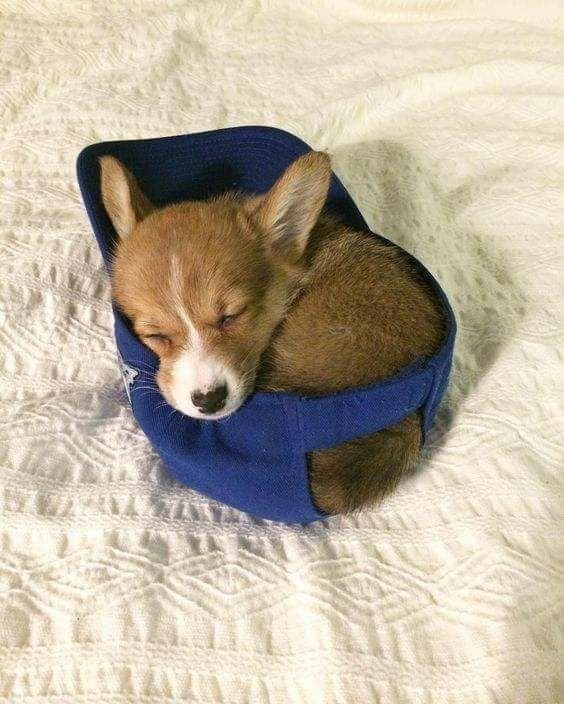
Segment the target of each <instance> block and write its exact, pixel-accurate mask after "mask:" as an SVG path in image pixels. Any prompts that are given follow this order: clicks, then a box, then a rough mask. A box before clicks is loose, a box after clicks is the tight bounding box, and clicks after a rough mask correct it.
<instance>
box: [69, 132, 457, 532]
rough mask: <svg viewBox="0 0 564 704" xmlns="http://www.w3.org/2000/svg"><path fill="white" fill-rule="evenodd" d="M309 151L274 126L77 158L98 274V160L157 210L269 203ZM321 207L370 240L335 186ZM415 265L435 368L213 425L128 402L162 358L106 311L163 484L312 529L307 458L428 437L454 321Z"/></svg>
mask: <svg viewBox="0 0 564 704" xmlns="http://www.w3.org/2000/svg"><path fill="white" fill-rule="evenodd" d="M307 151H310V147H309V146H308V145H307V144H305V142H303V141H302V140H300V139H298V138H297V137H295V136H294V135H292V134H290V133H288V132H284V131H283V130H279V129H274V128H271V127H234V128H229V129H222V130H214V131H211V132H201V133H199V134H188V135H181V136H177V137H160V138H156V139H139V140H128V141H119V142H102V143H99V144H93V145H91V146H89V147H87V148H86V149H84V150H83V151H82V152H81V153H80V155H79V157H78V161H77V173H78V182H79V185H80V190H81V193H82V198H83V200H84V205H85V207H86V211H87V213H88V217H89V219H90V222H91V224H92V228H93V230H94V234H95V236H96V240H97V242H98V245H99V247H100V250H101V252H102V256H103V258H104V261H105V263H106V267H107V268H109V267H110V263H111V252H112V247H113V243H114V242H115V240H116V237H117V235H116V233H115V230H114V228H113V226H112V224H111V222H110V220H109V218H108V215H107V213H106V211H105V209H104V206H103V203H102V199H101V194H100V178H99V175H100V174H99V165H98V157H100V156H103V155H105V154H109V155H112V156H114V157H116V158H117V159H119V160H120V161H121V162H123V164H125V165H126V166H127V167H128V168H129V169H130V170H131V172H132V173H134V174H135V176H136V177H137V179H138V180H139V183H140V184H141V185H142V188H143V190H144V192H145V193H146V194H147V196H148V197H149V198H150V200H151V201H152V202H153V203H154V204H155V205H156V206H162V205H166V204H168V203H172V202H177V201H181V200H201V199H205V198H209V197H210V196H213V195H217V194H219V193H222V192H225V191H227V190H232V189H238V190H243V191H249V192H255V193H260V192H265V191H267V190H268V189H269V188H270V187H271V186H272V185H273V184H274V182H275V181H276V179H277V178H278V177H279V176H280V174H281V173H282V171H284V169H285V168H286V167H287V166H288V165H289V164H290V163H292V162H293V161H294V160H295V159H296V158H297V157H299V156H300V155H302V154H304V153H305V152H307ZM327 207H328V208H329V209H330V210H333V211H335V212H337V213H338V214H339V215H340V217H341V219H343V220H344V221H345V222H346V223H347V224H349V225H350V226H351V227H353V228H355V229H359V230H364V231H369V228H368V226H367V224H366V222H365V221H364V219H363V217H362V215H361V214H360V212H359V210H358V208H357V207H356V205H355V204H354V202H353V201H352V199H351V197H350V196H349V194H348V193H347V191H346V190H345V188H344V186H343V184H342V183H341V182H340V181H339V179H338V178H337V177H336V176H335V175H333V177H332V180H331V186H330V189H329V195H328V199H327ZM374 236H375V237H380V236H379V235H374ZM381 239H382V241H384V242H387V240H384V239H383V238H381ZM412 259H413V258H412ZM413 261H414V262H415V263H416V264H417V266H418V267H419V269H420V270H421V271H422V273H423V275H424V276H425V277H426V278H427V279H428V281H429V282H430V284H431V286H432V287H433V289H434V291H435V292H436V295H437V296H438V298H439V300H440V301H441V303H442V306H443V308H444V312H445V318H446V321H447V333H446V336H445V339H444V342H443V344H442V347H441V348H440V350H439V351H438V352H437V353H436V354H435V355H434V356H433V357H431V358H430V359H420V360H417V361H415V362H413V363H412V364H410V365H409V366H408V367H406V368H405V369H403V370H401V371H400V372H399V373H398V374H396V375H395V376H393V377H390V378H389V379H386V380H385V381H382V382H379V383H377V384H373V385H371V386H367V387H363V388H355V389H352V390H348V391H343V392H340V393H335V394H329V395H326V396H317V397H303V396H300V395H298V394H295V393H266V392H256V393H254V394H252V395H251V396H250V397H249V398H248V399H247V401H246V402H245V403H244V404H243V406H242V407H241V408H240V409H239V410H238V411H237V412H236V413H234V414H233V415H231V416H229V417H228V418H226V419H223V420H218V421H207V420H196V419H194V418H189V417H187V416H184V415H181V414H180V413H173V412H172V408H171V407H170V406H168V405H167V404H166V403H164V402H163V401H164V399H163V397H162V396H161V395H160V393H159V392H158V390H154V391H151V390H149V391H148V392H147V393H146V394H131V393H130V391H131V390H132V389H134V388H135V386H136V384H142V383H143V381H145V382H146V381H147V380H148V379H152V378H153V375H154V374H155V373H156V371H157V368H158V359H157V357H156V356H155V355H154V354H153V353H152V352H151V351H150V350H149V349H148V348H147V347H145V346H144V345H143V344H142V343H141V342H140V340H139V339H138V338H137V337H136V336H135V335H134V333H133V332H132V331H131V328H130V326H129V324H128V322H127V320H126V319H125V318H124V317H123V316H122V315H121V314H120V312H119V311H118V310H117V309H115V308H114V311H113V312H114V320H115V337H116V343H117V347H118V351H119V359H120V363H121V367H122V372H123V376H124V382H125V386H126V390H127V392H128V398H129V400H130V403H131V407H132V409H133V413H134V415H135V417H136V419H137V421H138V423H139V425H140V426H141V428H142V429H143V431H144V432H145V434H146V435H147V437H148V438H149V440H150V441H151V443H152V444H153V446H154V447H155V449H156V451H157V452H158V454H159V455H160V456H161V458H162V460H163V462H164V464H165V465H166V467H167V468H168V470H169V471H170V473H171V474H172V475H173V476H174V477H175V478H176V479H177V480H178V481H180V482H182V483H183V484H186V485H187V486H189V487H191V488H192V489H196V490H197V491H199V492H201V493H202V494H205V495H207V496H210V497H212V498H214V499H216V500H217V501H221V502H223V503H225V504H229V505H230V506H234V507H235V508H238V509H240V510H242V511H246V512H248V513H250V514H252V515H254V516H258V517H261V518H267V519H270V520H275V521H283V522H287V523H309V522H311V521H315V520H318V519H320V518H324V517H325V516H324V514H322V513H321V512H320V511H318V510H317V509H316V507H315V506H314V504H313V501H312V497H311V492H310V487H309V480H308V472H307V464H306V453H308V452H310V451H312V450H319V449H324V448H328V447H331V446H334V445H338V444H339V443H342V442H345V441H347V440H352V439H353V438H356V437H360V436H362V435H367V434H369V433H373V432H376V431H378V430H382V429H383V428H387V427H389V426H392V425H394V424H396V423H398V422H399V421H401V420H402V419H403V418H405V417H407V416H408V415H410V414H411V413H413V412H415V411H416V410H417V409H420V410H421V415H422V421H423V432H424V434H425V433H426V431H427V429H428V428H429V426H430V424H431V423H432V420H433V418H434V416H435V413H436V410H437V407H438V404H439V402H440V400H441V398H442V396H443V394H444V391H445V388H446V385H447V381H448V376H449V372H450V368H451V362H452V353H453V347H454V337H455V333H456V322H455V319H454V314H453V312H452V309H451V307H450V305H449V303H448V300H447V298H446V296H445V294H444V292H443V291H442V289H441V288H440V286H439V284H438V283H437V282H436V281H435V279H434V278H433V277H432V276H431V274H430V273H429V272H428V271H427V270H426V269H425V268H424V267H423V265H422V264H421V263H420V262H418V261H417V260H415V259H413Z"/></svg>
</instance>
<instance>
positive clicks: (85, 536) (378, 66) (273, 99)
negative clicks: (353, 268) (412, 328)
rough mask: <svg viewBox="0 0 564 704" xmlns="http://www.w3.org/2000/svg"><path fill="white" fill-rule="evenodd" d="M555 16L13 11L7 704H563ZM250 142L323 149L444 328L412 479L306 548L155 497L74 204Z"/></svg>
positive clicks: (547, 8)
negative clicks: (206, 140)
mask: <svg viewBox="0 0 564 704" xmlns="http://www.w3.org/2000/svg"><path fill="white" fill-rule="evenodd" d="M561 10H563V5H562V3H561V1H559V0H555V1H554V2H550V1H547V2H543V1H542V0H535V1H534V2H524V1H523V2H521V1H516V2H513V3H512V2H509V1H508V0H499V1H498V2H497V1H496V2H494V1H493V0H485V1H482V0H461V1H460V2H446V1H437V2H423V1H421V2H419V1H418V0H412V1H411V2H399V1H398V2H393V1H392V0H388V1H384V0H382V2H370V1H369V0H351V1H350V2H345V1H344V0H343V1H340V2H336V1H335V0H333V1H331V0H317V1H315V2H305V1H304V2H297V1H295V2H293V1H292V0H282V1H281V2H269V1H265V2H258V0H248V1H244V2H234V1H229V0H211V1H206V2H203V1H200V2H186V1H185V0H160V1H159V2H154V1H151V0H135V1H134V0H129V1H127V0H126V1H124V2H117V1H116V0H100V1H98V2H96V3H94V2H92V3H91V2H88V1H87V0H67V1H66V2H63V1H61V0H41V1H39V0H36V1H35V2H34V1H33V0H0V33H1V47H0V48H1V51H0V96H1V97H0V109H1V119H0V135H1V136H0V222H1V227H0V247H1V256H0V265H1V272H0V287H1V292H0V295H1V303H0V357H1V365H0V374H1V377H0V378H1V396H2V407H1V414H0V463H1V473H0V488H1V491H0V496H1V503H2V506H1V514H0V545H1V548H0V702H9V703H10V704H18V703H20V702H21V703H24V702H25V704H37V703H39V702H41V703H42V704H45V703H46V702H49V704H55V703H56V704H63V703H64V704H70V703H72V704H94V703H96V704H99V703H101V702H102V703H105V702H107V703H111V704H123V703H124V702H127V703H130V702H131V703H134V702H135V703H137V702H143V703H144V704H147V703H152V702H155V703H156V702H185V703H190V704H191V703H192V702H195V703H198V704H210V703H211V702H214V703H215V702H221V703H224V704H247V703H251V704H254V703H260V704H263V703H264V704H278V703H280V704H305V703H307V704H309V703H313V704H328V703H332V702H336V703H339V704H351V703H355V704H356V703H359V704H365V703H370V702H380V703H384V704H388V703H391V704H435V703H437V704H438V703H440V704H447V703H448V704H482V703H485V702H488V703H489V702H491V703H494V702H495V703H496V704H557V703H558V702H563V701H564V685H563V682H562V679H559V671H560V672H562V661H560V662H559V655H560V656H562V635H561V631H559V629H558V620H559V615H560V613H561V609H562V603H563V596H564V594H563V590H562V584H563V581H564V580H563V575H562V555H563V547H564V545H563V539H562V520H561V508H562V484H561V482H562V479H561V477H562V467H563V464H564V462H563V459H564V452H563V432H562V428H563V426H562V420H563V413H562V406H561V405H559V400H560V401H561V400H562V385H561V382H562V366H561V361H562V346H560V350H559V349H558V344H559V343H560V345H562V342H563V338H562V330H563V326H562V323H563V321H562V316H561V314H562V307H561V303H562V293H563V292H562V281H563V279H564V276H563V271H562V239H559V236H561V235H562V231H563V226H564V207H563V206H564V168H563V167H564V148H563V141H562V136H563V124H564V104H563V95H564V66H563V63H564V38H563V32H564V25H563V15H562V14H560V15H559V14H558V13H559V11H561ZM240 124H270V125H274V126H278V127H282V128H285V129H288V130H290V131H292V132H294V133H296V134H298V135H299V136H301V137H303V138H304V139H306V140H307V141H308V142H309V143H311V144H312V145H313V146H315V147H316V148H322V149H327V150H328V151H329V152H330V153H331V155H332V156H333V158H334V168H335V171H336V172H337V174H338V175H339V176H341V177H342V179H343V181H344V182H345V184H346V186H347V187H348V188H349V189H350V191H351V193H352V195H353V197H354V198H355V199H356V201H357V203H358V204H359V206H360V207H361V209H362V211H363V213H364V214H365V216H366V217H367V219H368V221H369V223H370V224H371V225H372V226H373V228H374V229H375V230H376V231H379V232H382V233H383V234H386V235H388V236H389V237H391V238H392V239H395V240H396V241H397V242H398V243H400V244H401V245H403V246H404V247H406V248H407V249H408V250H411V251H412V252H414V253H415V254H416V255H417V256H418V257H419V258H421V259H422V260H423V261H424V262H425V263H426V264H427V265H428V266H429V268H430V269H431V270H432V271H433V272H434V273H435V274H436V275H437V276H438V278H439V279H440V280H441V282H442V283H443V285H444V286H445V288H446V289H447V291H448V292H449V294H450V296H451V297H452V300H453V302H454V304H455V307H456V310H457V314H458V317H459V321H460V335H459V340H458V345H457V353H456V364H455V369H454V375H453V378H452V384H451V387H450V392H449V394H448V397H447V399H446V401H445V403H444V405H443V408H442V411H441V414H440V418H439V421H438V423H437V425H436V428H435V430H434V432H433V434H432V437H431V441H430V445H429V447H428V450H427V452H426V457H425V461H424V462H423V464H422V466H421V470H420V471H419V472H418V473H417V474H416V475H415V476H413V477H412V478H410V479H408V480H406V481H405V482H404V483H403V484H402V486H401V487H400V489H399V491H398V492H397V493H396V494H395V495H394V496H393V497H391V498H390V499H389V500H387V501H386V502H385V503H384V504H383V505H382V506H381V507H379V508H376V509H374V510H370V511H366V512H365V513H363V514H362V515H359V516H355V517H352V518H334V519H331V520H328V521H326V522H324V523H321V524H316V525H313V526H310V527H308V528H306V529H302V528H299V527H285V526H281V525H277V524H274V523H266V522H259V521H255V520H253V519H251V518H250V517H248V516H246V515H244V514H241V513H238V512H237V511H235V510H230V509H227V508H225V507H223V506H220V505H218V504H216V503H214V502H212V501H209V500H207V499H205V498H203V497H201V496H199V495H197V494H195V493H194V492H191V491H189V490H188V489H185V488H183V487H181V486H179V485H177V484H175V483H174V482H172V481H171V480H170V479H169V478H167V475H166V473H165V471H164V470H163V467H162V464H161V463H160V461H159V460H158V459H157V458H156V456H155V454H154V453H153V451H152V450H151V448H150V446H149V444H148V442H147V440H146V439H145V437H144V435H143V434H142V432H141V431H140V430H139V428H138V427H137V426H136V423H135V421H134V420H133V418H132V415H131V412H130V409H129V407H128V405H127V403H126V402H125V398H124V394H123V391H122V387H121V381H120V377H119V372H118V368H117V364H116V358H115V350H114V343H113V340H112V329H111V326H112V320H111V316H110V309H109V296H108V284H107V280H106V275H105V273H104V270H103V267H102V262H101V259H100V255H99V252H98V250H97V248H96V246H95V244H94V239H93V236H92V234H91V231H90V229H89V226H88V224H87V220H86V217H85V214H84V211H83V208H82V205H81V201H80V199H79V195H78V190H77V185H76V181H75V175H74V162H75V158H76V156H77V154H78V152H79V150H80V149H81V148H82V147H83V146H85V145H86V144H89V143H92V142H96V141H100V140H107V139H121V138H140V137H152V136H157V135H166V134H179V133H184V132H195V131H200V130H205V129H214V128H218V127H224V126H232V125H240Z"/></svg>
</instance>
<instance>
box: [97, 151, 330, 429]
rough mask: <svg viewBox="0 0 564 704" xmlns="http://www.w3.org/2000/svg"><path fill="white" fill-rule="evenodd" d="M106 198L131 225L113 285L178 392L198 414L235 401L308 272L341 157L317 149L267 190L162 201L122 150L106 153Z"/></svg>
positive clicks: (115, 216) (113, 214)
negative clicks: (146, 188)
mask: <svg viewBox="0 0 564 704" xmlns="http://www.w3.org/2000/svg"><path fill="white" fill-rule="evenodd" d="M100 168H101V191H102V200H103V202H104V206H105V208H106V211H107V213H108V215H109V217H110V219H111V221H112V224H113V226H114V228H115V230H116V232H117V234H118V235H119V240H118V243H117V245H116V249H115V253H114V262H113V266H112V295H113V298H114V300H115V302H116V303H117V305H118V306H119V307H120V309H121V310H122V311H123V312H124V314H125V315H126V316H127V317H128V318H129V320H130V321H131V323H132V325H133V329H134V330H135V332H136V334H137V335H138V336H139V338H140V339H141V340H142V341H143V343H144V344H145V345H147V346H148V347H149V348H150V349H152V350H153V352H155V353H156V354H157V355H158V357H159V360H160V364H159V370H158V373H157V377H156V381H157V384H158V386H159V388H160V390H161V392H162V394H163V396H164V397H165V399H166V400H167V402H168V403H169V404H170V405H171V406H173V407H174V408H176V409H177V410H179V411H181V412H182V413H185V414H187V415H189V416H192V417H194V418H208V419H217V418H222V417H225V416H227V415H229V414H230V413H232V412H233V411H235V410H236V409H237V408H239V406H240V405H241V404H242V403H243V401H244V400H245V398H246V396H247V395H248V394H249V393H250V391H251V390H252V389H253V386H254V381H255V376H256V371H257V367H258V364H259V361H260V358H261V355H262V353H263V352H264V350H265V349H266V347H267V345H268V343H269V341H270V339H271V337H272V334H273V332H274V329H275V328H276V326H277V325H278V324H279V323H280V322H281V320H282V319H283V317H284V315H285V312H286V309H287V306H288V304H289V303H290V302H291V300H292V298H293V296H295V294H296V292H297V291H298V290H299V286H300V284H301V282H302V281H303V278H304V275H305V268H304V263H303V260H304V257H303V255H304V251H305V248H306V245H307V240H308V236H309V234H310V231H311V229H312V227H313V226H314V224H315V222H316V220H317V218H318V216H319V213H320V211H321V208H322V207H323V204H324V202H325V199H326V197H327V190H328V187H329V180H330V177H331V167H330V162H329V158H328V157H327V156H326V155H325V154H321V153H318V152H310V153H309V154H306V155H304V156H303V157H301V158H299V159H298V160H297V161H295V162H294V163H293V164H291V165H290V166H289V167H288V169H287V170H286V171H285V172H284V173H283V174H282V176H281V177H280V178H279V179H278V181H277V182H276V183H275V185H274V186H273V187H272V189H271V190H270V191H268V192H267V193H266V194H265V195H262V196H254V197H252V198H236V197H234V196H223V197H220V198H216V199H214V200H211V201H208V202H188V201H187V202H183V203H177V204H174V205H170V206H167V207H164V208H160V209H157V208H154V207H153V205H152V204H151V202H150V201H149V199H148V198H147V196H146V195H145V194H144V193H143V192H142V190H141V188H140V187H139V185H138V183H137V181H136V179H135V177H134V176H133V175H132V174H131V173H130V172H129V171H128V170H127V169H126V168H125V167H124V166H123V164H121V163H120V162H119V161H118V160H117V159H115V158H113V157H110V156H105V157H102V158H101V159H100Z"/></svg>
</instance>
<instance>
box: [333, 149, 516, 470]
mask: <svg viewBox="0 0 564 704" xmlns="http://www.w3.org/2000/svg"><path fill="white" fill-rule="evenodd" d="M334 165H335V167H336V171H337V173H338V175H339V176H340V177H341V179H342V180H343V182H344V183H345V187H347V188H348V189H349V191H350V193H351V195H352V196H353V198H354V199H355V201H356V203H357V205H358V206H359V208H360V210H361V211H362V213H363V215H364V217H365V218H366V220H367V222H368V223H369V225H370V226H371V227H372V229H373V230H374V231H375V232H379V233H380V234H382V235H384V236H386V237H388V238H389V239H390V240H392V241H393V242H397V243H398V244H399V245H400V246H401V247H403V248H404V249H406V250H407V251H408V252H411V253H413V254H414V255H415V256H416V257H417V258H418V259H420V260H421V261H422V262H423V263H424V264H425V265H426V266H427V267H428V268H429V269H430V270H431V272H432V273H433V274H434V275H435V276H436V277H437V279H438V280H439V282H440V283H441V286H443V288H444V289H445V291H446V292H447V295H448V296H449V298H450V300H451V302H452V305H453V308H454V311H455V314H456V316H457V320H458V323H459V334H458V339H457V343H456V346H455V359H454V365H453V372H452V377H451V381H450V386H449V390H448V391H447V394H446V396H445V399H444V400H443V404H442V407H441V409H440V411H439V414H438V416H437V418H436V421H435V425H434V427H433V430H432V431H431V434H430V437H429V442H428V443H427V446H426V448H425V454H424V457H425V455H426V456H427V457H429V456H430V454H431V453H432V452H433V451H435V450H437V449H438V448H439V447H440V445H441V444H442V441H443V438H444V437H445V434H446V432H447V430H448V428H449V427H450V426H451V424H452V421H453V419H454V415H455V413H456V411H457V410H458V409H459V408H460V405H461V403H462V402H463V401H464V399H466V398H467V397H469V396H470V394H471V392H472V389H473V388H474V387H475V386H476V385H477V384H478V383H479V381H480V379H482V378H483V377H484V376H485V375H486V373H487V372H488V370H489V369H490V368H491V366H492V365H493V363H494V361H495V359H496V358H497V356H498V354H499V352H500V350H501V348H502V346H503V345H504V344H505V343H506V342H508V341H509V340H510V339H511V337H512V330H514V329H515V328H516V327H517V325H518V322H519V320H520V319H521V318H522V317H523V316H524V313H525V308H524V299H523V294H522V293H521V291H520V289H519V286H518V282H516V281H515V280H514V279H512V277H511V275H510V272H509V268H508V263H507V257H506V254H505V252H504V251H503V250H502V249H501V247H500V246H499V244H498V243H497V242H495V241H493V240H492V238H491V236H487V235H484V234H482V233H480V232H479V231H476V230H473V229H469V228H468V227H467V226H465V224H464V217H463V213H464V211H465V209H466V208H468V207H470V206H471V205H472V203H473V202H475V201H476V200H477V199H478V198H479V197H480V195H482V194H484V193H486V192H487V191H488V189H490V188H491V187H492V186H494V185H495V183H496V181H497V180H499V179H500V178H501V177H502V176H503V175H504V174H505V172H506V171H507V169H503V170H502V172H501V171H492V172H490V173H488V174H485V175H484V176H483V177H481V178H479V179H475V178H473V179H472V180H469V181H463V182H462V184H461V185H458V186H457V187H455V188H453V189H452V190H450V191H449V190H448V187H446V186H443V185H441V179H440V178H439V176H438V169H437V168H436V166H435V164H434V163H432V161H431V160H430V158H429V156H428V154H425V153H424V152H422V150H419V151H416V150H409V149H408V148H406V146H404V145H403V144H399V143H396V142H389V141H375V142H363V143H359V144H356V145H352V146H351V145H348V146H347V147H346V148H344V149H343V150H342V151H337V152H335V159H334ZM442 166H443V169H442V171H443V172H444V164H443V165H442ZM348 173H350V174H353V175H354V179H353V180H352V181H351V182H350V183H349V182H348V179H347V174H348ZM442 180H443V181H444V177H443V179H442ZM458 180H460V179H458Z"/></svg>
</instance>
